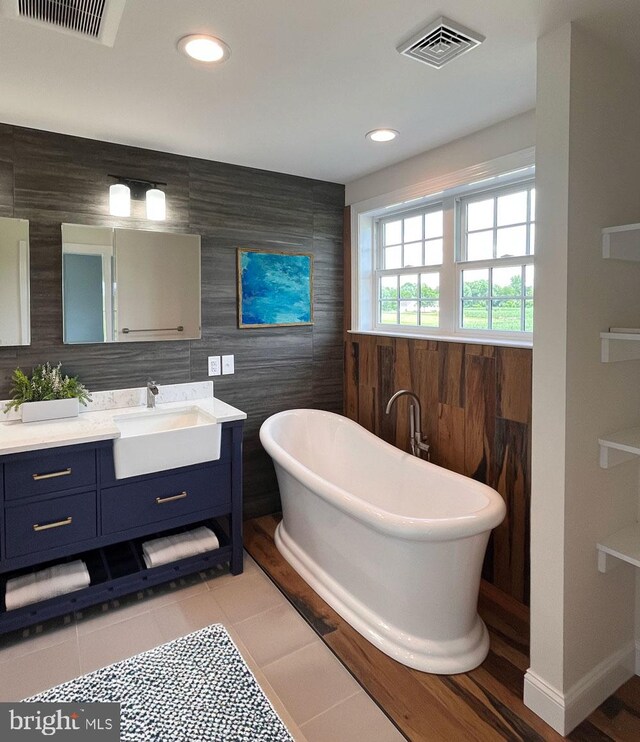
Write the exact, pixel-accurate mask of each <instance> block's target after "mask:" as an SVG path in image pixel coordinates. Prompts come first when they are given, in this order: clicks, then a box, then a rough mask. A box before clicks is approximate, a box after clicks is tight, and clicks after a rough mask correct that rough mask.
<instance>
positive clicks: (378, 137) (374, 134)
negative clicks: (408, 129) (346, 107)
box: [365, 129, 398, 142]
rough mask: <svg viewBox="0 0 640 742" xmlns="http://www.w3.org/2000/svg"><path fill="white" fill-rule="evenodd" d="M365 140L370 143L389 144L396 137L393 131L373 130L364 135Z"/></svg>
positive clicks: (395, 132)
mask: <svg viewBox="0 0 640 742" xmlns="http://www.w3.org/2000/svg"><path fill="white" fill-rule="evenodd" d="M365 136H366V138H367V139H370V140H371V141H372V142H390V141H391V140H392V139H395V138H396V137H397V136H398V132H397V131H396V130H395V129H373V131H368V132H367V133H366V134H365Z"/></svg>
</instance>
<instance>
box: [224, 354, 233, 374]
mask: <svg viewBox="0 0 640 742" xmlns="http://www.w3.org/2000/svg"><path fill="white" fill-rule="evenodd" d="M233 372H234V363H233V356H222V373H223V374H232V373H233Z"/></svg>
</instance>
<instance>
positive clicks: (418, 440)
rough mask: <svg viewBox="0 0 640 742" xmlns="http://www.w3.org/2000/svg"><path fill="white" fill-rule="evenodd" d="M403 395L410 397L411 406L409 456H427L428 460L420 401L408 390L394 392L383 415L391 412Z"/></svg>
mask: <svg viewBox="0 0 640 742" xmlns="http://www.w3.org/2000/svg"><path fill="white" fill-rule="evenodd" d="M404 394H406V395H407V396H409V397H411V406H410V407H409V430H410V433H411V454H412V455H413V456H417V457H418V458H421V453H422V452H424V453H426V454H427V459H430V458H431V457H430V455H429V444H428V443H425V439H424V438H423V436H422V422H421V421H422V408H421V407H420V400H419V399H418V397H417V395H415V394H414V393H413V392H410V391H409V390H408V389H400V391H398V392H396V393H395V394H394V395H393V396H392V397H391V399H390V400H389V401H388V402H387V407H386V409H385V414H387V415H388V414H389V413H390V412H391V408H392V407H393V404H394V402H395V401H396V400H397V399H398V397H402V396H403V395H404Z"/></svg>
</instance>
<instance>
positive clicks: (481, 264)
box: [458, 255, 534, 334]
mask: <svg viewBox="0 0 640 742" xmlns="http://www.w3.org/2000/svg"><path fill="white" fill-rule="evenodd" d="M526 258H527V259H526V261H522V260H517V259H516V258H509V259H508V260H507V259H504V258H497V259H495V260H484V261H475V260H474V261H466V262H465V263H459V264H458V266H459V278H458V297H459V299H458V307H459V313H460V316H459V322H458V327H459V329H462V330H467V331H468V330H477V331H479V332H500V333H508V332H514V333H518V334H530V333H531V330H527V329H526V326H527V301H531V302H532V303H533V298H534V291H533V283H532V284H531V293H530V294H527V283H526V279H527V267H528V266H531V267H532V268H533V255H527V256H526ZM518 267H519V268H520V294H513V295H511V296H507V297H505V296H499V295H494V293H493V271H494V269H496V268H498V269H499V268H518ZM465 270H466V271H469V270H473V271H476V270H487V271H488V279H487V294H486V295H481V296H472V297H465V295H464V272H465ZM511 300H513V301H518V302H519V303H520V329H519V330H514V329H507V330H505V329H502V328H499V327H498V328H496V327H494V322H493V310H494V307H493V302H494V301H511ZM473 301H478V302H485V303H486V304H487V325H488V326H487V327H485V328H474V327H468V326H465V324H464V307H465V304H468V303H470V302H473ZM532 326H533V318H532Z"/></svg>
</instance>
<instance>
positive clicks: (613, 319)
mask: <svg viewBox="0 0 640 742" xmlns="http://www.w3.org/2000/svg"><path fill="white" fill-rule="evenodd" d="M639 73H640V69H638V68H637V67H635V66H634V64H632V63H631V62H630V61H629V60H627V59H625V58H623V57H621V56H620V55H619V53H618V51H617V50H616V49H615V48H613V47H611V48H610V47H607V46H605V45H604V44H603V43H602V42H600V41H599V40H598V39H596V38H595V37H592V36H591V35H590V33H589V32H587V31H586V30H584V29H583V28H581V27H580V26H577V25H575V26H572V27H571V26H565V27H563V28H561V29H559V30H557V31H555V32H553V33H552V34H550V35H548V36H546V37H544V38H542V39H541V40H540V41H539V45H538V97H537V116H538V124H537V132H536V145H537V148H536V181H537V191H538V204H539V206H538V215H539V222H538V224H539V226H538V235H537V239H538V241H537V246H536V325H535V333H534V372H533V395H534V396H533V461H532V529H531V530H532V544H531V549H532V550H531V561H532V579H531V669H530V670H529V672H528V674H527V678H526V681H525V702H526V703H527V705H529V706H530V707H531V708H532V709H533V710H534V711H536V713H538V714H540V715H541V716H542V717H543V718H545V719H546V720H547V721H548V722H549V723H551V724H552V725H553V726H554V727H555V728H556V729H558V731H560V732H561V733H567V732H568V731H569V730H570V729H571V728H573V726H575V725H576V724H577V723H578V722H579V721H581V720H582V718H584V716H586V715H587V714H588V713H589V712H590V711H591V710H592V709H593V708H595V706H597V705H598V704H599V703H601V702H602V701H603V700H604V699H605V698H606V696H607V695H608V694H609V693H610V692H611V691H613V690H615V688H616V687H617V686H618V685H619V684H620V683H621V682H623V681H624V680H625V679H626V678H627V677H629V676H630V675H631V673H632V667H633V659H634V643H633V639H634V602H635V597H634V593H635V574H634V569H633V568H632V567H630V566H628V565H621V566H620V568H619V569H618V570H616V571H614V572H612V573H607V574H604V575H603V574H600V573H599V572H598V570H597V566H596V549H595V544H596V542H597V541H598V540H599V539H601V538H603V537H605V536H606V535H608V534H610V533H612V532H614V531H616V530H618V529H620V528H622V527H624V526H625V525H628V524H629V523H632V522H634V521H635V520H636V519H637V512H638V463H637V462H629V463H625V464H623V465H621V466H619V467H616V468H615V469H610V470H603V469H600V468H599V466H598V445H597V438H598V437H599V436H601V435H602V434H604V433H607V432H611V431H615V430H620V429H623V428H625V427H632V426H635V425H637V424H638V423H639V422H640V419H639V418H640V384H638V372H639V371H640V367H639V366H638V362H635V361H634V362H624V363H617V364H603V363H601V362H600V354H599V332H601V331H603V330H606V329H608V327H609V326H610V325H621V324H624V323H628V325H627V326H639V325H640V264H637V263H625V262H620V261H612V260H609V261H605V260H603V259H602V257H601V237H600V230H601V229H602V227H605V226H611V225H615V224H625V223H630V222H637V221H640V200H639V198H638V188H637V173H638V172H639V171H640V148H639V147H638V145H637V142H638V139H639V138H640V96H638V95H637V82H636V81H637V79H638V74H639Z"/></svg>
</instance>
